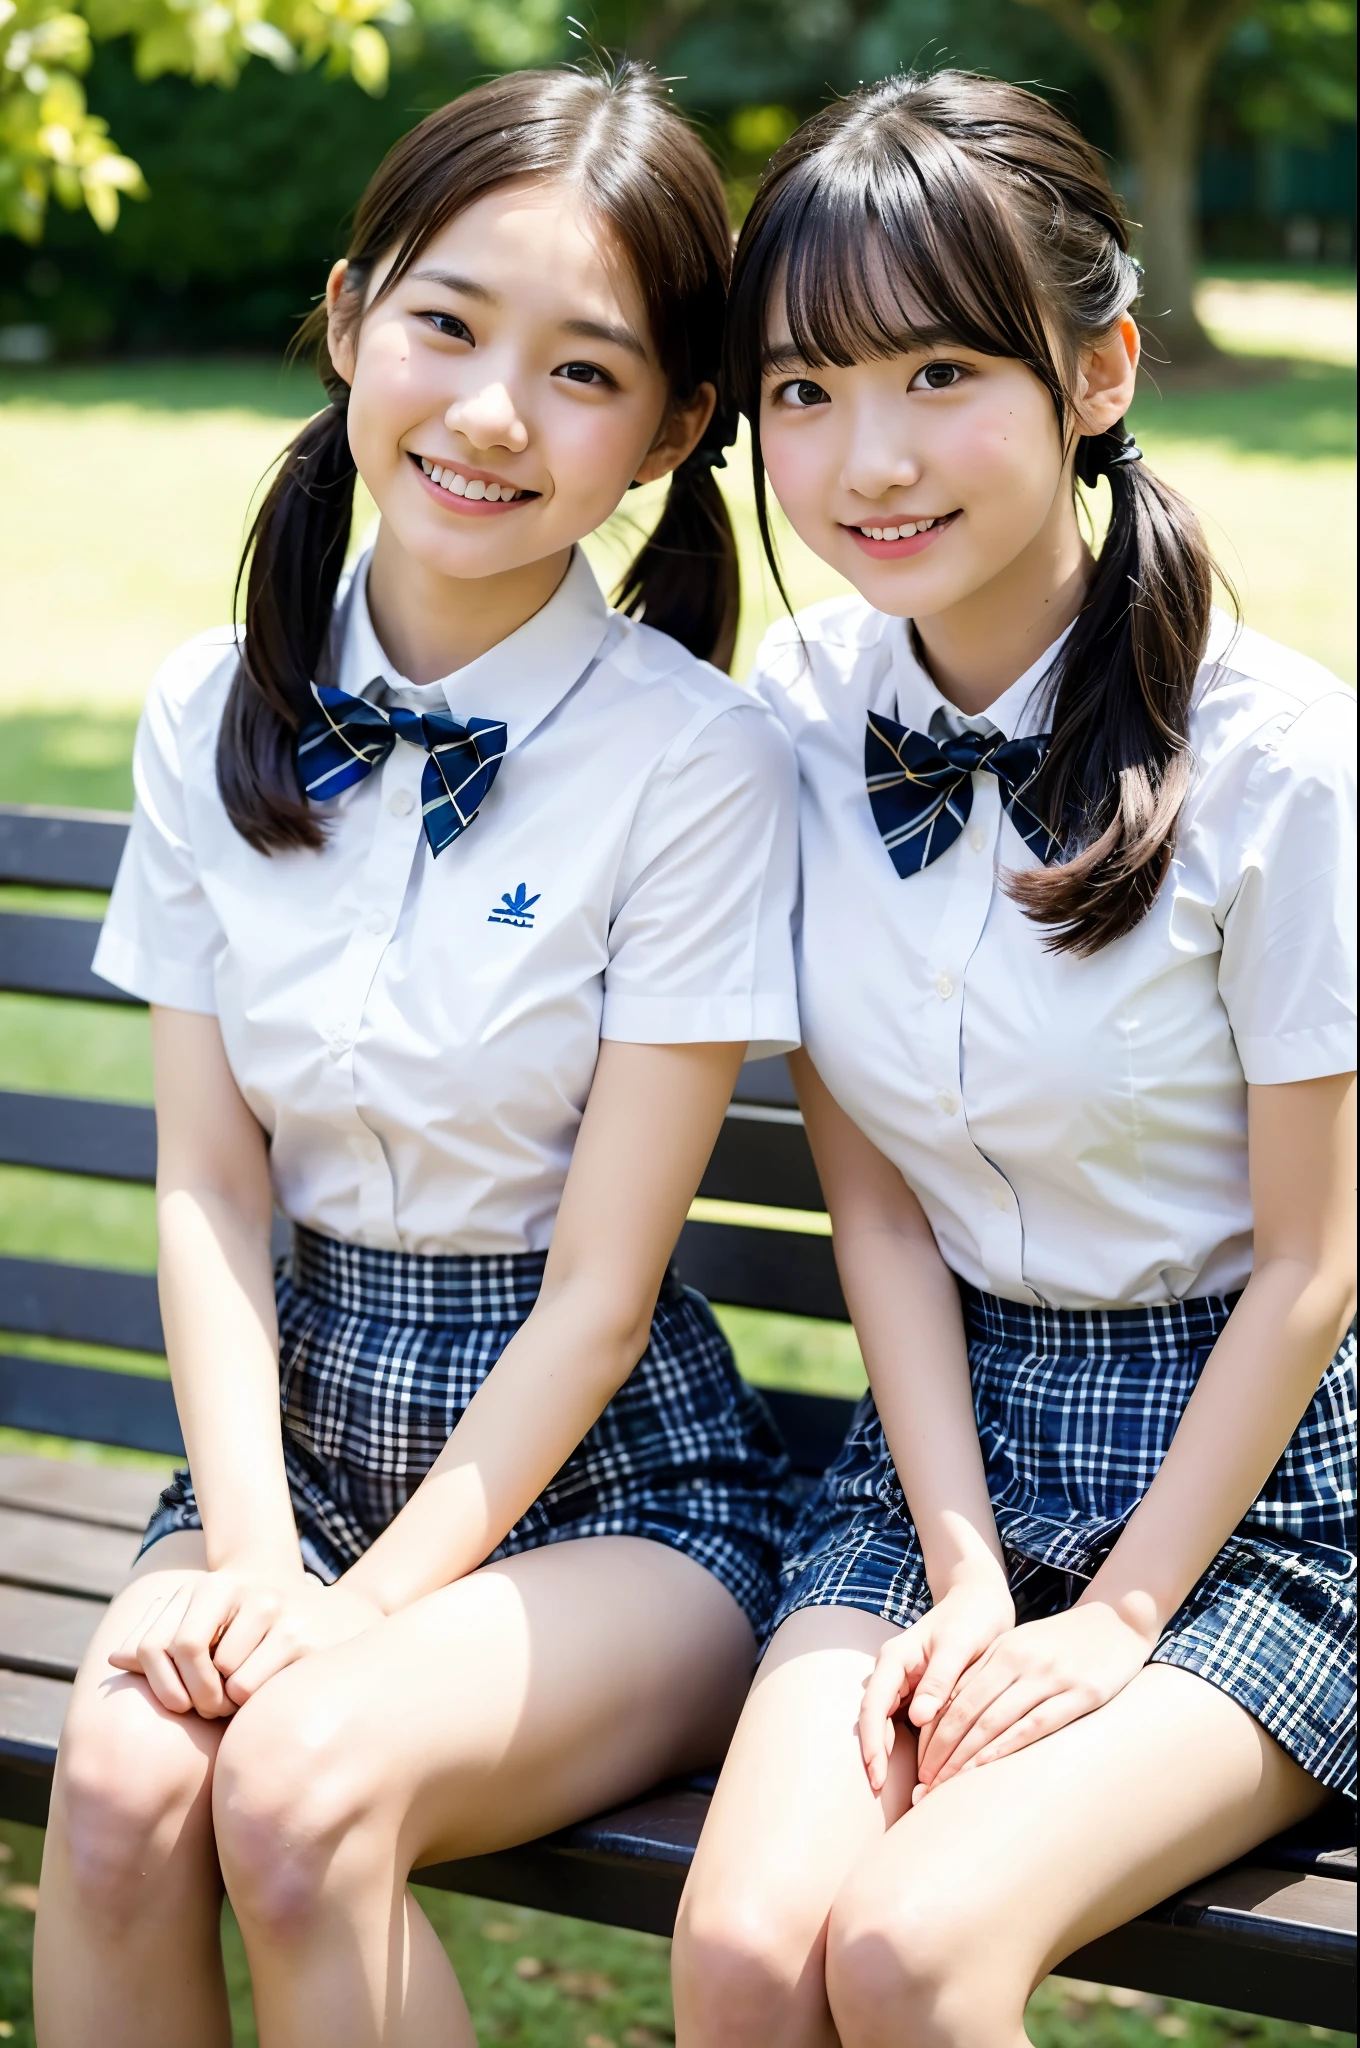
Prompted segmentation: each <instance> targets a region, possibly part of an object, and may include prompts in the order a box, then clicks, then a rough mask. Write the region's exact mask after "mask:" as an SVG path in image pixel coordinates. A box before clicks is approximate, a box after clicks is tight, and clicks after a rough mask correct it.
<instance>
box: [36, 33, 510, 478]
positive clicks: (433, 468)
mask: <svg viewBox="0 0 1360 2048" xmlns="http://www.w3.org/2000/svg"><path fill="white" fill-rule="evenodd" d="M0 5H3V0H0ZM420 466H421V468H422V469H423V470H424V472H425V474H426V476H427V477H429V479H430V481H431V482H432V483H436V484H438V485H439V486H440V487H441V489H443V490H446V491H451V492H452V494H453V496H454V497H455V498H485V500H486V502H487V504H488V505H508V504H510V503H511V502H512V500H513V499H515V498H517V497H518V496H519V492H518V491H517V490H516V488H515V486H514V485H513V484H489V483H485V482H483V480H482V478H481V477H474V478H473V479H472V481H471V482H469V481H468V479H467V478H466V477H465V476H460V475H459V473H458V471H457V470H456V469H444V468H442V467H441V466H440V464H439V463H437V462H431V461H430V459H429V457H428V456H427V455H422V456H421V457H420Z"/></svg>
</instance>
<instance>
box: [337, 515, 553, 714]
mask: <svg viewBox="0 0 1360 2048" xmlns="http://www.w3.org/2000/svg"><path fill="white" fill-rule="evenodd" d="M570 561H571V550H570V548H568V549H566V550H564V551H563V552H562V553H560V554H555V555H549V556H548V557H547V558H546V559H545V560H543V561H541V562H528V563H526V564H525V565H524V567H523V568H519V569H507V570H505V571H504V572H503V573H502V574H500V575H498V576H478V577H475V578H464V577H455V576H442V575H440V574H439V572H438V571H437V570H434V569H428V568H426V566H425V564H424V563H423V562H418V561H416V560H415V558H414V556H412V555H409V554H408V553H407V552H406V550H405V548H403V547H402V545H401V543H400V542H399V541H398V540H396V539H395V538H394V537H393V536H392V534H391V531H390V529H389V527H388V526H387V525H386V523H384V524H382V525H380V526H379V528H378V538H377V541H376V542H375V544H374V548H373V556H372V559H371V561H370V562H369V565H368V611H369V617H370V618H371V619H372V621H373V630H374V632H375V633H376V634H377V636H378V643H379V645H380V646H381V648H382V650H383V653H384V654H385V655H386V656H387V658H388V660H389V661H390V662H391V663H392V666H393V667H394V668H395V669H396V670H397V672H398V674H400V675H403V676H405V677H407V678H408V680H409V681H411V682H413V683H436V682H438V681H439V679H440V677H441V676H447V675H451V674H452V673H453V671H454V670H455V669H460V668H466V667H467V665H468V663H469V662H470V661H476V660H477V658H478V656H479V655H482V654H486V653H487V652H488V651H489V650H490V649H491V648H493V647H498V646H499V645H500V643H501V641H502V640H507V639H509V637H510V635H511V634H512V633H514V632H517V631H518V630H519V628H520V627H521V626H522V625H524V623H525V621H526V620H528V619H531V618H532V617H533V616H534V613H535V612H539V611H542V609H543V607H544V605H545V604H546V603H547V602H548V599H549V598H550V597H551V596H552V594H553V592H554V591H555V590H556V589H557V586H558V585H559V583H560V582H561V581H562V578H563V577H564V576H565V575H566V573H567V567H568V564H569V563H570Z"/></svg>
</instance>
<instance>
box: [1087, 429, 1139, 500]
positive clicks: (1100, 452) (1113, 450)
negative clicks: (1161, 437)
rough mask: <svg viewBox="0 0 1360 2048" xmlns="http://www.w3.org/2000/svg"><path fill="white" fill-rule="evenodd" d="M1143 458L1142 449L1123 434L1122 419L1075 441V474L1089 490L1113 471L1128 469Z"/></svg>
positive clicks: (1130, 436) (1131, 437)
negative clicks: (1102, 430) (1097, 432)
mask: <svg viewBox="0 0 1360 2048" xmlns="http://www.w3.org/2000/svg"><path fill="white" fill-rule="evenodd" d="M1142 459H1143V451H1142V449H1141V448H1140V447H1139V446H1138V443H1137V442H1136V441H1135V440H1134V438H1133V435H1132V434H1126V433H1125V431H1124V422H1123V420H1116V421H1115V423H1114V425H1113V426H1112V427H1107V428H1106V429H1105V432H1104V433H1103V434H1083V435H1082V436H1081V438H1080V440H1079V441H1078V442H1077V475H1078V477H1079V478H1080V480H1081V482H1082V483H1084V484H1086V485H1087V486H1088V488H1091V489H1094V487H1095V485H1096V484H1098V483H1099V482H1100V479H1101V478H1102V477H1103V476H1109V474H1110V472H1111V471H1112V470H1116V469H1127V468H1128V467H1129V465H1130V464H1131V463H1134V462H1141V461H1142Z"/></svg>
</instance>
